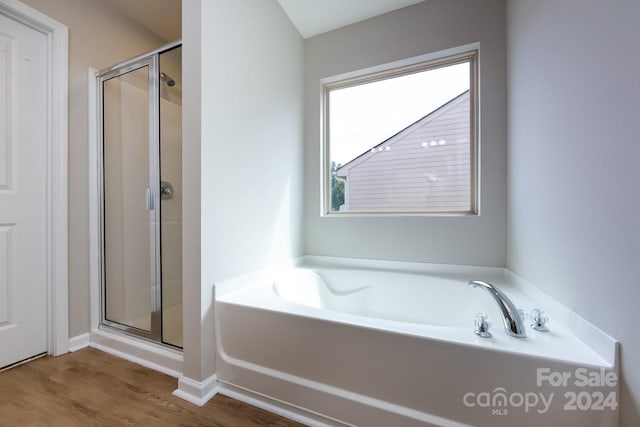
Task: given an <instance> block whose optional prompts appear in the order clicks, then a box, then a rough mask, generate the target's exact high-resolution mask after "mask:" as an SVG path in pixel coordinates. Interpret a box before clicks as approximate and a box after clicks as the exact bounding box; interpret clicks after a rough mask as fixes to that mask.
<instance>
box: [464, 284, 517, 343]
mask: <svg viewBox="0 0 640 427" xmlns="http://www.w3.org/2000/svg"><path fill="white" fill-rule="evenodd" d="M469 286H471V287H472V288H476V287H479V288H483V289H485V290H486V291H487V292H489V294H490V295H491V296H492V297H493V299H494V300H495V301H496V302H497V303H498V307H500V314H502V323H504V331H505V332H506V333H507V335H511V336H512V337H517V338H524V337H526V336H527V333H526V331H525V328H524V322H523V320H522V318H521V317H520V313H519V312H518V309H516V306H515V305H514V304H513V302H511V300H510V299H509V297H507V296H506V295H505V294H504V293H503V292H502V291H501V290H500V289H498V288H496V287H495V286H493V285H492V284H491V283H488V282H483V281H482V280H472V281H470V282H469Z"/></svg>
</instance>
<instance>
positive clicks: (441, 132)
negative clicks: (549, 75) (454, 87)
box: [339, 92, 471, 212]
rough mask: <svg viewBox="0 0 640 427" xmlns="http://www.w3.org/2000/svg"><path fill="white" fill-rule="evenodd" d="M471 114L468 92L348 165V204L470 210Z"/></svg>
mask: <svg viewBox="0 0 640 427" xmlns="http://www.w3.org/2000/svg"><path fill="white" fill-rule="evenodd" d="M469 118H470V102H469V92H466V93H465V94H463V95H461V96H460V97H458V98H456V99H455V100H453V101H452V102H451V103H449V104H447V105H445V106H443V107H441V109H440V110H437V111H435V112H434V113H432V114H430V115H428V116H426V117H425V118H423V119H422V120H421V121H419V122H417V123H415V124H414V125H412V126H410V127H409V128H407V129H405V130H404V131H402V132H401V133H399V134H398V135H396V136H394V137H393V138H392V139H390V140H389V141H388V142H386V143H384V144H382V145H380V147H381V148H383V149H382V151H376V152H369V153H367V154H365V155H363V156H362V157H360V158H358V159H356V160H354V161H353V162H352V163H351V164H348V165H345V167H344V168H343V169H341V170H340V171H339V175H342V176H346V181H347V182H346V187H347V189H346V194H345V205H346V206H345V207H346V209H347V210H348V211H352V212H353V211H418V212H425V211H436V212H443V211H457V212H459V211H468V210H470V205H471V185H470V184H471V180H470V167H471V163H470V157H471V156H470V142H469V138H470V121H469ZM432 141H435V143H436V145H432ZM387 147H388V149H387Z"/></svg>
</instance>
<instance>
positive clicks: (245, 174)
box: [183, 0, 304, 381]
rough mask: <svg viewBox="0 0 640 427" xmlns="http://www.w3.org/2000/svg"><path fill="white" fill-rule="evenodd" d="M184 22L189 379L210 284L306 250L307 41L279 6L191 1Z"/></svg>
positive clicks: (209, 317)
mask: <svg viewBox="0 0 640 427" xmlns="http://www.w3.org/2000/svg"><path fill="white" fill-rule="evenodd" d="M183 23H184V25H183V41H184V56H183V68H184V69H183V72H184V76H185V81H184V104H183V107H184V118H185V126H184V128H183V139H184V146H183V180H184V181H183V182H184V185H183V192H184V206H183V218H184V222H183V270H184V274H183V277H184V283H183V298H184V301H183V303H184V306H185V307H190V309H189V310H186V311H185V317H184V320H185V325H184V330H185V342H184V345H185V346H184V375H185V376H187V377H189V378H192V379H195V380H197V381H202V380H204V379H206V378H207V377H208V376H210V375H212V374H213V373H214V372H215V359H214V356H213V355H214V354H215V346H214V329H213V328H214V323H213V305H212V303H213V300H212V292H213V291H212V290H213V284H214V283H215V282H218V281H221V280H224V279H227V278H230V277H233V276H236V275H240V274H243V273H246V272H249V271H253V270H258V269H260V268H263V267H266V266H267V265H269V264H270V263H272V262H278V261H282V260H285V259H289V258H291V257H295V256H300V255H302V179H303V177H302V122H303V117H302V109H303V106H302V87H303V84H302V75H303V71H302V67H303V48H304V44H303V41H302V38H301V37H300V35H299V34H298V32H297V31H296V30H295V28H294V27H293V25H292V24H291V22H290V21H289V19H288V18H287V16H286V15H285V13H284V12H283V11H282V9H281V8H280V6H279V5H278V3H277V2H275V1H264V0H243V1H237V0H218V1H215V2H214V1H200V2H184V4H183ZM203 319H204V320H203Z"/></svg>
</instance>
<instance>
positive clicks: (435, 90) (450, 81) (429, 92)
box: [329, 63, 469, 165]
mask: <svg viewBox="0 0 640 427" xmlns="http://www.w3.org/2000/svg"><path fill="white" fill-rule="evenodd" d="M468 89H469V63H463V64H457V65H450V66H447V67H442V68H437V69H433V70H427V71H422V72H419V73H414V74H410V75H407V76H400V77H395V78H392V79H386V80H382V81H379V82H374V83H368V84H363V85H359V86H352V87H347V88H343V89H335V90H333V91H331V93H330V94H329V125H330V131H329V141H330V147H329V157H330V159H331V161H332V162H337V163H340V164H343V165H344V164H345V163H347V162H349V161H350V160H352V159H354V158H355V157H357V156H359V155H360V154H362V153H363V152H365V151H368V150H370V149H371V147H374V146H376V145H378V144H379V143H381V142H382V141H384V140H386V139H387V138H389V137H391V136H393V135H395V134H396V133H398V132H399V131H401V130H402V129H404V128H406V127H407V126H409V125H410V124H411V123H413V122H415V121H417V120H419V119H421V118H422V117H424V116H426V115H427V114H429V113H430V112H432V111H433V110H435V109H437V108H438V107H440V106H441V105H443V104H445V103H446V102H448V101H450V100H451V99H453V98H455V97H456V96H458V95H460V94H461V93H462V92H464V91H465V90H468Z"/></svg>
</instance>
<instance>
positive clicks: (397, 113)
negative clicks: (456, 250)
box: [323, 51, 477, 215]
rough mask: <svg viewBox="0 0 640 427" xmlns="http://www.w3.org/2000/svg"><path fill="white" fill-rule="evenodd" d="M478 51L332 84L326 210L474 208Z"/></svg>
mask: <svg viewBox="0 0 640 427" xmlns="http://www.w3.org/2000/svg"><path fill="white" fill-rule="evenodd" d="M476 58H477V52H476V51H471V52H465V53H462V54H457V55H453V56H447V57H444V58H439V59H436V60H431V61H428V62H422V63H419V64H414V65H410V66H403V67H400V68H394V69H391V70H386V71H382V72H376V73H372V74H367V75H361V76H358V77H355V78H349V79H343V80H339V81H333V82H331V83H326V84H325V85H324V86H323V89H324V137H323V144H324V146H323V154H324V155H323V163H324V165H323V168H324V179H323V186H324V189H323V195H324V197H323V214H324V215H348V214H353V213H356V214H374V215H381V214H396V215H407V214H408V215H411V214H439V215H443V214H460V215H464V214H475V213H476V200H477V195H476V193H477V191H476V170H477V166H476V151H477V150H476V139H477V138H476V123H477V119H476V117H477V108H476V103H477V88H476V86H477V85H476V81H477V64H476Z"/></svg>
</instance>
